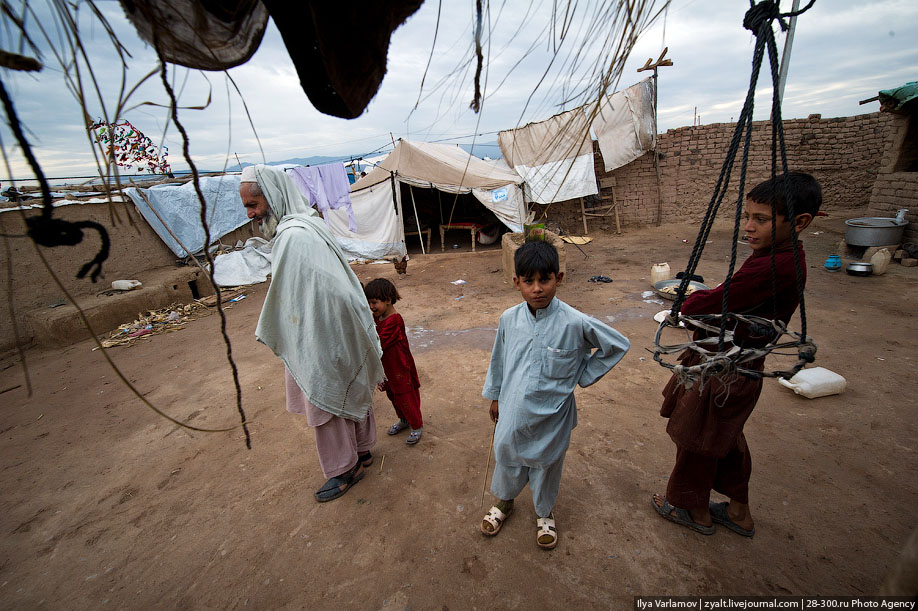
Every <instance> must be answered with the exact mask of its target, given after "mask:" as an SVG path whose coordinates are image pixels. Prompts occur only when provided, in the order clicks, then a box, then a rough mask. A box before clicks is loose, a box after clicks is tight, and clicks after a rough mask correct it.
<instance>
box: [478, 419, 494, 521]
mask: <svg viewBox="0 0 918 611" xmlns="http://www.w3.org/2000/svg"><path fill="white" fill-rule="evenodd" d="M496 432H497V420H495V421H494V428H493V429H492V430H491V445H489V446H488V464H486V465H485V474H484V481H483V482H482V483H481V500H479V501H478V507H479V508H481V507H482V506H483V505H484V493H485V488H486V487H487V486H488V471H490V470H491V451H492V450H493V449H494V433H496Z"/></svg>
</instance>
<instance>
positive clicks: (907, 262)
mask: <svg viewBox="0 0 918 611" xmlns="http://www.w3.org/2000/svg"><path fill="white" fill-rule="evenodd" d="M900 263H902V266H903V267H915V266H918V259H912V258H903V259H902V261H900Z"/></svg>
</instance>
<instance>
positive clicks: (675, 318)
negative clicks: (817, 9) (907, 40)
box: [654, 0, 816, 385]
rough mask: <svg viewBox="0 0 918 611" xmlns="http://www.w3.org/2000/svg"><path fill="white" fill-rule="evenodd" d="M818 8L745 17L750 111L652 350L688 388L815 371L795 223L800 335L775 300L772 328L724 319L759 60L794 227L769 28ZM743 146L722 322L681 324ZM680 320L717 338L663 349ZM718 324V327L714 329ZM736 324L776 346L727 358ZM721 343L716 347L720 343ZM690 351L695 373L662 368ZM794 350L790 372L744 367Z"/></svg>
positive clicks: (756, 320)
mask: <svg viewBox="0 0 918 611" xmlns="http://www.w3.org/2000/svg"><path fill="white" fill-rule="evenodd" d="M814 2H815V0H810V2H809V3H808V4H807V5H806V6H805V7H804V8H803V9H801V10H799V11H795V12H790V13H781V12H780V8H779V4H778V2H776V1H773V0H763V1H762V2H759V3H758V4H755V3H754V2H753V0H750V6H751V8H750V9H749V11H747V13H746V15H745V17H744V19H743V27H745V28H746V29H748V30H751V31H752V32H753V34H754V35H755V50H754V52H753V59H752V74H751V77H750V82H749V90H748V91H747V93H746V99H745V103H744V104H743V109H742V111H741V112H740V116H739V119H738V120H737V122H736V128H735V129H734V132H733V137H732V138H731V140H730V145H729V147H728V149H727V154H726V156H725V158H724V163H723V165H722V167H721V171H720V175H719V176H718V179H717V183H716V186H715V188H714V194H713V195H712V197H711V201H710V203H709V204H708V208H707V210H706V212H705V215H704V218H703V220H702V222H701V227H700V228H699V231H698V237H697V238H696V239H695V244H694V245H693V247H692V253H691V256H690V257H689V261H688V264H687V266H686V269H685V273H684V274H683V275H682V280H681V282H680V284H679V288H678V289H677V291H676V298H675V300H674V302H673V306H672V309H671V311H670V313H669V316H667V317H666V318H665V319H664V322H663V323H661V325H660V327H659V328H658V330H657V334H656V337H655V340H654V344H655V349H654V360H655V361H657V362H658V363H659V364H660V365H662V366H664V367H667V368H668V369H671V370H673V372H674V374H676V375H677V376H679V377H680V379H681V380H682V381H683V382H684V383H686V384H687V385H691V384H692V383H693V382H694V381H696V380H700V381H701V383H702V384H704V381H705V379H706V378H708V377H711V376H729V375H735V374H741V375H745V376H748V377H762V376H769V377H778V376H781V377H791V376H793V375H794V374H795V373H796V372H797V371H799V370H800V369H801V368H802V367H803V366H804V365H805V364H807V363H811V362H813V360H814V354H815V352H816V346H815V345H814V344H813V343H812V342H811V341H810V340H809V338H808V337H807V335H806V308H805V304H804V297H803V284H804V281H803V270H802V267H801V262H800V256H799V251H798V248H797V242H798V239H797V232H796V227H795V226H794V223H793V222H791V223H790V226H791V238H792V244H793V246H792V250H793V257H794V268H795V273H796V285H797V294H798V299H799V308H800V321H801V330H800V333H795V332H791V331H788V330H787V328H786V326H785V325H784V324H783V323H782V322H781V321H780V320H778V319H777V314H776V312H775V308H776V299H772V300H771V301H772V309H773V315H772V320H767V319H764V318H761V317H756V316H748V315H746V316H743V315H739V314H735V313H730V312H728V311H727V304H728V303H729V301H728V300H729V291H730V283H731V280H732V279H733V272H734V269H735V267H736V258H737V252H736V251H737V243H738V242H739V227H740V221H741V218H742V208H743V197H744V193H745V185H746V173H747V169H748V162H749V149H750V145H751V141H752V116H753V108H754V101H755V89H756V83H757V82H758V78H759V72H760V70H761V67H762V60H763V57H764V55H765V51H766V50H767V52H768V59H769V64H770V68H771V80H772V108H771V126H772V134H771V136H772V138H771V178H772V179H773V180H774V179H775V178H776V177H777V175H778V171H777V169H778V153H780V163H781V169H782V174H783V175H784V176H785V180H782V181H781V187H780V188H782V189H783V190H784V195H785V199H786V201H787V218H788V219H791V221H792V220H793V219H794V218H795V216H796V215H795V212H794V204H793V199H792V197H791V194H790V192H789V191H788V189H787V181H786V176H787V173H788V167H787V152H786V148H785V143H784V126H783V123H782V119H781V100H780V98H779V93H778V92H779V87H778V81H779V76H778V71H779V67H778V52H777V45H776V43H775V34H774V30H773V28H772V22H773V21H777V22H778V24H779V25H780V27H781V29H782V30H787V27H788V26H787V23H786V22H785V21H784V19H785V18H787V17H795V16H797V15H800V14H801V13H803V12H805V11H807V10H808V9H809V8H810V7H812V6H813V4H814ZM741 141H742V158H741V165H740V176H739V184H738V191H739V195H738V199H737V205H736V215H735V219H734V227H733V244H732V248H731V253H730V266H729V270H728V272H727V277H726V279H725V280H724V282H723V287H724V290H723V300H722V304H721V313H720V314H719V315H715V314H708V315H697V316H680V309H681V307H682V304H683V302H684V301H685V298H686V295H687V292H688V288H689V286H690V283H691V278H692V276H693V275H694V274H695V271H696V269H697V267H698V263H699V261H700V260H701V254H702V251H703V250H704V245H705V243H707V241H708V236H709V234H710V232H711V229H712V227H713V225H714V218H715V217H716V215H717V211H718V209H719V208H720V205H721V203H722V202H723V200H724V197H725V196H726V194H727V190H728V188H729V185H730V177H731V174H732V172H733V167H734V164H735V161H736V154H737V152H738V151H739V148H740V142H741ZM774 199H775V198H774V197H772V198H771V200H772V201H771V207H772V226H771V232H772V244H771V249H770V258H771V276H772V278H771V279H772V295H776V294H777V292H776V276H777V271H776V267H775V244H774V236H775V232H776V217H777V211H776V208H775V202H774ZM680 319H681V320H682V321H685V322H686V324H687V325H688V326H690V327H695V328H697V329H702V330H705V331H707V332H709V333H715V332H716V334H717V335H716V338H715V337H709V338H707V339H703V340H700V341H697V342H695V341H690V342H686V343H683V344H678V345H672V346H662V345H661V344H660V338H661V334H662V332H663V330H664V329H665V328H666V327H677V325H679V321H680ZM715 321H716V322H717V324H716V326H715V324H714V323H715ZM737 324H747V325H753V326H757V327H758V328H759V329H761V330H762V331H765V330H766V329H767V330H768V332H770V333H772V335H773V337H774V340H773V341H772V342H770V343H769V344H768V345H767V346H765V347H764V348H758V349H745V348H742V347H740V346H737V345H735V344H734V345H733V346H732V347H730V348H729V349H728V350H727V351H725V350H724V348H725V343H727V342H731V340H732V338H733V333H732V331H731V330H730V329H731V328H732V327H735V326H736V325H737ZM784 335H789V336H791V337H792V338H795V339H792V341H786V342H780V341H779V340H780V339H781V337H783V336H784ZM715 340H716V341H715ZM686 348H693V349H694V350H696V351H697V352H699V353H702V354H703V355H704V356H705V358H704V359H703V361H702V362H701V363H700V364H698V365H695V366H691V367H683V366H682V365H674V364H670V363H666V362H664V361H663V358H662V356H661V355H663V354H672V353H677V352H681V351H682V350H684V349H686ZM790 348H796V356H797V362H796V363H795V364H794V365H793V366H792V367H791V368H790V369H789V370H786V371H775V372H763V371H760V370H757V369H751V368H747V367H744V365H746V364H747V363H750V362H751V361H755V360H758V359H759V358H761V357H763V356H765V355H766V354H769V353H771V352H777V351H780V350H784V349H790Z"/></svg>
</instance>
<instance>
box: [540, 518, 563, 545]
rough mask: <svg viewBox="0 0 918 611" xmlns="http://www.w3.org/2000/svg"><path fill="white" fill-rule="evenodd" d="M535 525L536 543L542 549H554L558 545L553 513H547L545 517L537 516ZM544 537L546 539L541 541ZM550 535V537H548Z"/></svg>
mask: <svg viewBox="0 0 918 611" xmlns="http://www.w3.org/2000/svg"><path fill="white" fill-rule="evenodd" d="M536 526H538V527H539V532H538V533H537V534H536V543H538V544H539V547H541V548H542V549H554V547H555V546H556V545H558V529H557V528H555V514H554V513H552V514H549V516H548V517H547V518H539V519H538V520H536ZM543 537H546V540H545V541H543V540H542V538H543ZM549 537H550V539H548V538H549Z"/></svg>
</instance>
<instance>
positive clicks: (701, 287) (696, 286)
mask: <svg viewBox="0 0 918 611" xmlns="http://www.w3.org/2000/svg"><path fill="white" fill-rule="evenodd" d="M680 284H682V280H679V279H678V278H673V279H670V280H660V281H659V282H657V283H656V284H654V285H653V290H654V291H656V293H657V295H659V296H660V297H662V298H663V299H669V300H670V301H675V300H676V293H675V292H672V293H667V292H665V291H664V290H663V289H665V288H668V287H673V288H674V289H675V291H678V290H679V285H680ZM689 289H690V290H689V291H688V294H689V295H691V294H692V293H694V292H695V291H707V290H710V289H711V287H709V286H708V285H706V284H702V283H700V282H696V281H694V280H691V281H690V282H689Z"/></svg>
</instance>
